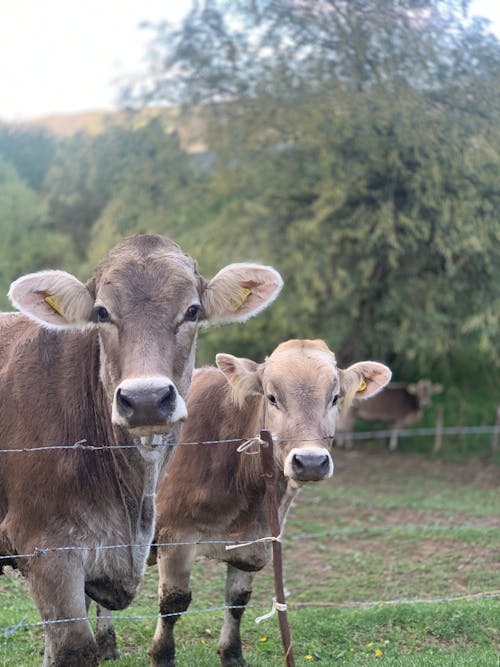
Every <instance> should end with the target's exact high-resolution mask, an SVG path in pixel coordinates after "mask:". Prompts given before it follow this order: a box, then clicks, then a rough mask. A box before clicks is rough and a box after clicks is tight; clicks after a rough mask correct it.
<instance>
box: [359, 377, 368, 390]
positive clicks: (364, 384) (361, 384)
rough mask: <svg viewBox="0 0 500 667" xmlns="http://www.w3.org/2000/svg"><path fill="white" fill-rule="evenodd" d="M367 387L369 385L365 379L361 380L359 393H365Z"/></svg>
mask: <svg viewBox="0 0 500 667" xmlns="http://www.w3.org/2000/svg"><path fill="white" fill-rule="evenodd" d="M366 387H367V384H366V382H365V378H361V382H360V383H359V387H358V389H357V391H364V390H365V389H366Z"/></svg>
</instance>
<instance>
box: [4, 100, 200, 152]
mask: <svg viewBox="0 0 500 667" xmlns="http://www.w3.org/2000/svg"><path fill="white" fill-rule="evenodd" d="M155 116H161V117H162V119H163V120H164V123H165V131H166V132H178V133H179V138H180V142H181V145H182V147H183V148H184V150H185V151H187V152H188V153H201V152H204V151H205V150H206V147H205V144H204V142H203V137H202V134H203V123H202V121H201V119H200V118H196V117H193V116H190V117H189V118H188V117H186V118H182V117H181V112H180V110H179V109H178V108H176V107H171V108H168V109H161V108H158V107H155V108H148V109H143V110H142V111H140V112H139V113H137V114H136V115H135V117H134V116H129V114H127V113H126V112H124V111H118V110H117V111H109V110H108V111H105V110H99V109H95V110H90V111H80V112H78V111H77V112H74V113H57V114H49V115H47V116H40V117H38V118H31V119H29V120H24V121H19V122H17V123H16V125H18V126H21V127H22V126H28V127H42V128H45V129H46V130H48V131H49V132H51V133H52V134H54V135H55V136H56V137H70V136H72V135H73V134H76V133H77V132H86V133H87V134H93V135H95V134H99V133H101V132H103V131H104V130H105V128H106V126H107V125H108V124H112V123H126V122H131V123H132V124H133V125H136V124H139V125H140V124H142V123H144V122H145V121H147V120H148V119H149V118H151V117H155Z"/></svg>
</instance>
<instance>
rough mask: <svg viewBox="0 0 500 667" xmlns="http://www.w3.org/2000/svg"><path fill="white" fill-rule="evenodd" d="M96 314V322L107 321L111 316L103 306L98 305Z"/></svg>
mask: <svg viewBox="0 0 500 667" xmlns="http://www.w3.org/2000/svg"><path fill="white" fill-rule="evenodd" d="M96 316H97V321H98V322H109V321H110V320H111V316H110V314H109V313H108V311H107V310H106V308H104V306H98V307H97V308H96Z"/></svg>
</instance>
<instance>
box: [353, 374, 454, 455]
mask: <svg viewBox="0 0 500 667" xmlns="http://www.w3.org/2000/svg"><path fill="white" fill-rule="evenodd" d="M442 391H443V386H442V385H440V384H432V382H431V381H430V380H419V381H418V382H416V383H412V384H405V383H401V382H391V383H390V384H389V385H388V386H387V387H386V388H385V389H384V391H382V392H380V394H378V396H377V397H376V398H374V399H373V400H372V401H367V402H366V403H364V402H360V403H357V402H356V401H355V402H354V403H353V405H352V406H351V408H350V410H349V412H348V413H347V415H345V416H344V417H343V418H342V425H341V428H342V431H345V433H343V434H342V436H341V439H342V440H343V441H344V442H345V444H348V443H349V442H350V438H349V435H348V433H349V432H351V431H352V428H353V424H354V417H359V418H360V419H364V420H365V421H369V422H387V423H389V424H391V438H390V441H389V449H390V450H391V451H394V450H395V449H396V448H397V446H398V434H399V431H400V430H401V429H402V428H403V427H404V426H408V425H409V424H413V423H414V422H416V421H418V420H419V419H420V418H421V416H422V410H423V408H425V407H426V406H428V405H429V404H430V403H431V400H432V396H433V394H439V393H441V392H442Z"/></svg>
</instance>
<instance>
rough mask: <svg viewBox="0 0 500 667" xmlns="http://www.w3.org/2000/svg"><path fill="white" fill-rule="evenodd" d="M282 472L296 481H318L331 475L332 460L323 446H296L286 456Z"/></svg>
mask: <svg viewBox="0 0 500 667" xmlns="http://www.w3.org/2000/svg"><path fill="white" fill-rule="evenodd" d="M284 472H285V475H286V477H289V478H290V479H293V480H295V481H297V482H319V481H321V480H322V479H327V478H328V477H331V476H332V475H333V460H332V457H331V456H330V452H329V451H328V450H327V449H324V448H323V447H314V448H313V447H311V448H307V449H306V448H298V447H297V448H295V449H292V451H291V452H290V453H289V454H288V456H287V457H286V460H285V469H284Z"/></svg>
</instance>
